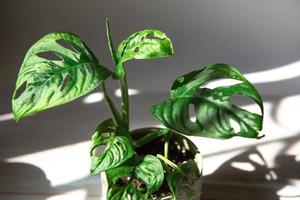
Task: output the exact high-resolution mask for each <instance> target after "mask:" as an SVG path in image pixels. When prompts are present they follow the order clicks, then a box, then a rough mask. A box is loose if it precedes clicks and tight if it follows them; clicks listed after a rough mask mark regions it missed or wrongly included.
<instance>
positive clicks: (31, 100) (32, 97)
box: [29, 94, 35, 103]
mask: <svg viewBox="0 0 300 200" xmlns="http://www.w3.org/2000/svg"><path fill="white" fill-rule="evenodd" d="M34 97H35V94H32V95H31V97H30V99H29V103H32V102H33V99H34Z"/></svg>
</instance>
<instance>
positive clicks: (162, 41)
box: [115, 29, 173, 78]
mask: <svg viewBox="0 0 300 200" xmlns="http://www.w3.org/2000/svg"><path fill="white" fill-rule="evenodd" d="M170 55H173V47H172V43H171V40H170V39H169V38H168V37H167V36H166V34H165V33H163V32H161V31H159V30H154V29H146V30H143V31H139V32H136V33H133V34H132V35H130V36H129V37H128V38H127V39H126V40H124V41H123V42H122V43H121V44H120V45H119V47H118V49H117V57H118V64H117V66H116V69H115V74H116V75H117V77H118V78H121V77H123V76H124V74H125V72H124V66H123V63H124V62H125V61H127V60H130V59H152V58H160V57H166V56H170Z"/></svg>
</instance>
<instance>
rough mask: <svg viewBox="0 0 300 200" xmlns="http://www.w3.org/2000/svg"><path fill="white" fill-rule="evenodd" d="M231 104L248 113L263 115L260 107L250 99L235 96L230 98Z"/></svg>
mask: <svg viewBox="0 0 300 200" xmlns="http://www.w3.org/2000/svg"><path fill="white" fill-rule="evenodd" d="M230 103H231V104H233V105H235V106H237V107H240V108H242V109H244V110H246V111H248V112H251V113H255V114H258V115H261V114H262V112H261V109H260V107H259V105H258V104H257V103H256V102H255V101H254V100H253V99H251V98H249V97H246V96H243V95H233V96H232V97H231V98H230Z"/></svg>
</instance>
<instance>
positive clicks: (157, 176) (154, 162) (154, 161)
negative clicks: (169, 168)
mask: <svg viewBox="0 0 300 200" xmlns="http://www.w3.org/2000/svg"><path fill="white" fill-rule="evenodd" d="M135 173H136V177H137V178H139V179H141V180H143V181H144V182H145V184H146V186H147V188H148V193H152V192H155V191H157V190H158V189H159V188H160V186H161V185H162V182H163V180H164V169H163V166H162V164H161V162H160V160H159V159H158V158H157V157H155V156H152V155H147V156H145V157H144V159H143V162H142V163H141V164H139V165H138V166H137V168H136V169H135Z"/></svg>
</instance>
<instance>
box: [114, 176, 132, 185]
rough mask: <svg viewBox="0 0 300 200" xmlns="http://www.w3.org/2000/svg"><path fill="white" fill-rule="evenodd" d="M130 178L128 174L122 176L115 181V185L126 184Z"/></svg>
mask: <svg viewBox="0 0 300 200" xmlns="http://www.w3.org/2000/svg"><path fill="white" fill-rule="evenodd" d="M130 180H131V177H130V176H123V177H121V178H119V179H118V180H117V181H116V183H115V185H116V186H118V187H121V186H123V185H126V184H127V183H128V182H129V181H130Z"/></svg>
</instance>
